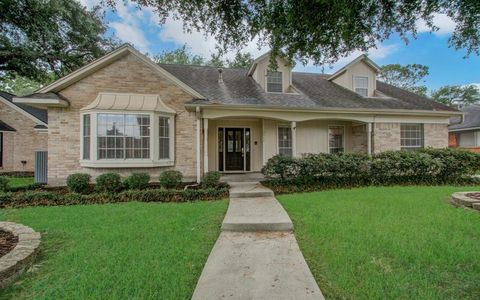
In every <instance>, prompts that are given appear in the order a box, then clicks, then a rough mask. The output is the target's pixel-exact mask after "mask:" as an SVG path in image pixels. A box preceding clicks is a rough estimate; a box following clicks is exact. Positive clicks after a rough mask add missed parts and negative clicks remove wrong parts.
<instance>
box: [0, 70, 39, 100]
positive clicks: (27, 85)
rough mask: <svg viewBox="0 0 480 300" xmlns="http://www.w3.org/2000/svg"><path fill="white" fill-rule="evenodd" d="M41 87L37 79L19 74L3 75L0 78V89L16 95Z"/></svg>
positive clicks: (29, 92) (27, 93)
mask: <svg viewBox="0 0 480 300" xmlns="http://www.w3.org/2000/svg"><path fill="white" fill-rule="evenodd" d="M40 87H42V84H41V83H40V82H38V81H35V80H32V79H28V78H26V77H22V76H19V75H17V74H14V73H10V74H9V75H6V76H3V77H2V79H1V80H0V90H1V91H5V92H8V93H11V94H14V95H17V96H25V95H29V94H31V93H33V92H34V91H36V90H38V89H39V88H40Z"/></svg>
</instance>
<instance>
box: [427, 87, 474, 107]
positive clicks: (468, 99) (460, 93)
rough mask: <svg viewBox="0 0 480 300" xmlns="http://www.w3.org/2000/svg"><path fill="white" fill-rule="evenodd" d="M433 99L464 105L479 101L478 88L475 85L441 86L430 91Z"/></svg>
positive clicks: (449, 103)
mask: <svg viewBox="0 0 480 300" xmlns="http://www.w3.org/2000/svg"><path fill="white" fill-rule="evenodd" d="M432 98H433V99H434V100H435V101H438V102H440V103H443V104H445V105H449V106H460V107H461V106H466V105H470V104H474V103H478V102H479V101H480V89H479V88H478V87H476V86H475V85H465V86H459V85H456V86H450V85H447V86H443V87H441V88H439V89H438V90H434V91H432Z"/></svg>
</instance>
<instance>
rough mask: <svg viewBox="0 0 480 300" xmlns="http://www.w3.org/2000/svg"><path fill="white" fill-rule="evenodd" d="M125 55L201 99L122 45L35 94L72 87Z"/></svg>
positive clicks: (164, 71)
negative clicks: (134, 57)
mask: <svg viewBox="0 0 480 300" xmlns="http://www.w3.org/2000/svg"><path fill="white" fill-rule="evenodd" d="M127 54H133V55H135V56H136V57H137V58H139V59H140V60H141V61H142V62H144V63H145V64H147V65H148V66H149V67H151V68H152V69H154V70H155V71H157V72H158V73H160V74H161V75H163V76H164V77H166V78H168V79H169V80H171V81H172V82H173V83H174V84H176V85H177V86H178V87H180V88H181V89H183V90H184V91H186V92H187V93H189V94H191V95H192V96H194V97H195V98H203V96H202V95H200V94H199V93H198V92H196V91H195V90H193V89H192V88H191V87H189V86H188V85H186V84H185V83H183V82H181V81H180V80H178V78H175V77H174V76H172V74H170V73H168V72H167V71H166V70H164V69H162V68H161V67H160V66H159V65H158V64H156V63H154V62H153V61H152V60H151V59H150V58H148V57H147V56H145V55H143V54H142V53H140V52H138V51H137V50H135V48H133V47H132V46H130V45H129V44H124V45H122V46H120V47H119V48H117V49H115V50H114V51H112V52H110V53H108V54H106V55H104V56H102V57H100V58H98V59H96V60H94V61H93V62H91V63H89V64H87V65H85V66H83V67H81V68H80V69H78V70H76V71H74V72H72V73H70V74H68V75H66V76H64V77H62V78H60V79H58V80H56V81H54V82H52V83H51V84H49V85H47V86H45V87H43V88H41V89H39V90H38V91H37V93H48V92H58V91H60V90H62V89H64V88H65V87H67V86H69V85H72V84H73V83H75V82H77V81H79V80H81V79H82V78H85V77H87V76H88V75H90V74H92V73H94V72H96V71H97V70H99V69H102V68H103V67H105V66H107V65H109V64H111V63H112V62H114V61H116V60H118V59H120V58H122V57H124V56H126V55H127Z"/></svg>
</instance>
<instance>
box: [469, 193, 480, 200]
mask: <svg viewBox="0 0 480 300" xmlns="http://www.w3.org/2000/svg"><path fill="white" fill-rule="evenodd" d="M467 197H470V198H473V199H476V200H480V193H468V194H467Z"/></svg>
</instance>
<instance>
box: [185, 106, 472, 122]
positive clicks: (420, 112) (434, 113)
mask: <svg viewBox="0 0 480 300" xmlns="http://www.w3.org/2000/svg"><path fill="white" fill-rule="evenodd" d="M185 107H186V108H187V109H189V110H192V111H193V110H195V109H196V107H201V108H212V109H216V108H220V109H230V110H253V111H271V110H275V111H287V112H291V111H296V112H309V113H311V112H317V113H353V114H384V115H423V116H425V115H428V116H444V117H449V116H462V119H463V112H461V111H431V110H408V109H395V110H393V109H371V110H366V109H358V108H356V109H352V108H341V109H339V108H322V109H316V108H296V107H284V106H262V107H259V106H258V105H231V104H230V105H225V104H193V103H191V104H188V103H187V104H185Z"/></svg>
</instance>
